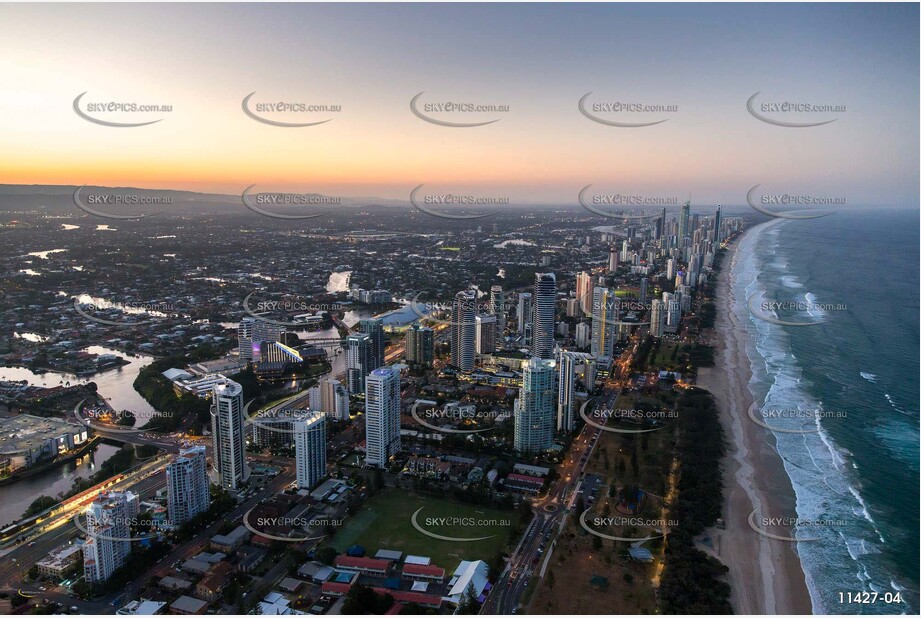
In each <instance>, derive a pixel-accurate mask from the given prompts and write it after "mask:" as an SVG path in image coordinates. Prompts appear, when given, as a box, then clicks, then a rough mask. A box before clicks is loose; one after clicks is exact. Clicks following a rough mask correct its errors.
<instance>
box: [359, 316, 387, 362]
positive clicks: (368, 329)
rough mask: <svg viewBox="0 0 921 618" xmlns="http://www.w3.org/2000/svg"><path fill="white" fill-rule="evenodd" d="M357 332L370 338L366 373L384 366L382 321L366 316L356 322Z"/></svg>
mask: <svg viewBox="0 0 921 618" xmlns="http://www.w3.org/2000/svg"><path fill="white" fill-rule="evenodd" d="M358 332H361V333H365V334H367V335H368V336H369V337H370V338H371V347H370V354H369V356H368V367H367V370H366V371H367V373H371V372H372V371H374V370H375V369H377V368H378V367H383V366H384V351H385V344H384V322H383V321H382V320H381V319H380V318H366V319H364V320H361V321H360V322H359V323H358Z"/></svg>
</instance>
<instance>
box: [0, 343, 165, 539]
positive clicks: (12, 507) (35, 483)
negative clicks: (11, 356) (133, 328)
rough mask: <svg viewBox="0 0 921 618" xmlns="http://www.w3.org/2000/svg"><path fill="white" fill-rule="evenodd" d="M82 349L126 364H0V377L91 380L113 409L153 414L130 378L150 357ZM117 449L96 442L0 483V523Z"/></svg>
mask: <svg viewBox="0 0 921 618" xmlns="http://www.w3.org/2000/svg"><path fill="white" fill-rule="evenodd" d="M85 351H87V352H90V353H92V354H114V355H116V356H119V357H120V358H123V359H125V360H128V361H130V364H128V365H123V366H121V367H116V368H113V369H109V370H107V371H104V372H102V373H98V374H96V375H93V376H87V377H78V376H76V375H74V374H70V373H53V372H50V371H49V372H48V373H43V374H37V373H34V372H33V371H32V370H30V369H26V368H24V367H0V380H15V381H21V380H25V381H26V382H28V383H29V384H31V385H33V386H46V387H51V386H58V385H68V384H69V385H74V384H86V383H87V382H95V383H96V386H97V387H98V392H99V393H100V394H101V395H102V396H103V397H105V399H106V401H108V402H109V405H111V406H112V407H113V408H114V409H116V410H131V411H133V412H140V413H141V416H142V417H146V418H153V415H152V414H150V412H153V408H152V407H151V405H150V404H149V403H147V402H146V401H145V400H144V398H143V397H141V395H140V394H139V393H138V392H137V391H135V390H134V379H135V378H136V377H137V375H138V373H139V372H140V370H141V369H142V368H143V367H145V366H147V365H149V364H150V363H152V362H153V360H154V359H153V358H151V357H149V356H133V355H130V354H126V353H124V352H120V351H118V350H113V349H110V348H105V347H102V346H90V347H88V348H86V350H85ZM117 450H118V448H117V447H114V446H109V445H107V444H100V445H99V446H98V447H97V448H96V450H95V452H94V453H91V454H87V455H85V456H83V457H81V458H80V459H78V460H76V461H73V462H70V463H67V464H64V465H62V466H57V467H55V468H52V469H50V470H46V471H45V472H42V473H41V474H37V475H36V476H32V477H29V478H25V479H22V480H20V481H17V482H15V483H12V484H10V485H6V486H4V487H0V526H2V525H3V524H8V523H11V522H13V521H15V520H16V519H18V518H19V516H20V515H22V513H23V511H25V510H26V509H27V508H28V506H29V505H30V504H32V501H33V500H35V499H36V498H37V497H39V496H42V495H45V496H57V495H58V494H60V493H62V492H65V491H67V490H69V489H70V488H71V486H72V485H73V482H74V480H75V479H77V478H86V477H88V476H90V475H92V474H93V473H94V472H96V470H97V469H98V466H99V465H100V464H102V463H103V462H104V461H106V460H107V459H108V458H109V457H111V456H112V455H113V454H115V452H116V451H117Z"/></svg>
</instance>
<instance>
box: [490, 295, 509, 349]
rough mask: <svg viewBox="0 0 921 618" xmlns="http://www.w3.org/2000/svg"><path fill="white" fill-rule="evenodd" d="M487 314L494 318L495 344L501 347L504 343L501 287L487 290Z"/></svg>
mask: <svg viewBox="0 0 921 618" xmlns="http://www.w3.org/2000/svg"><path fill="white" fill-rule="evenodd" d="M489 313H491V314H492V315H494V316H496V344H497V345H498V346H499V347H503V345H504V341H505V318H506V316H505V313H506V312H505V292H503V291H502V286H501V285H494V286H492V287H491V288H490V290H489Z"/></svg>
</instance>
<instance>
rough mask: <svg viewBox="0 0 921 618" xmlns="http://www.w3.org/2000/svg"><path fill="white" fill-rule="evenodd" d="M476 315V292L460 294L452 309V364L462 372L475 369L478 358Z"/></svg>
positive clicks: (465, 291)
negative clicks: (476, 357) (474, 364)
mask: <svg viewBox="0 0 921 618" xmlns="http://www.w3.org/2000/svg"><path fill="white" fill-rule="evenodd" d="M476 315H477V314H476V292H474V291H473V290H464V291H463V292H458V293H457V295H456V296H455V297H454V304H453V305H452V308H451V364H452V365H454V366H455V367H457V368H459V369H460V370H461V371H470V370H471V369H473V361H474V358H475V356H476V330H477V322H476Z"/></svg>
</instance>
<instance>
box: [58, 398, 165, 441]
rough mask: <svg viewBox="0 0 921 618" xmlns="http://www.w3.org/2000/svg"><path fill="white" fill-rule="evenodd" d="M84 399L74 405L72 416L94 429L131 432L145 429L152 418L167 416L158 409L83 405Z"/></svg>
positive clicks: (123, 432)
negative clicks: (115, 408)
mask: <svg viewBox="0 0 921 618" xmlns="http://www.w3.org/2000/svg"><path fill="white" fill-rule="evenodd" d="M85 401H86V400H85V399H84V400H81V401H80V403H78V404H77V405H76V406H75V407H74V417H75V418H76V419H77V421H78V422H79V423H80V424H81V425H86V426H87V427H89V428H91V429H93V430H95V431H105V432H108V433H121V434H132V433H140V432H142V431H147V429H145V428H144V427H145V426H146V425H147V423H149V422H150V421H152V420H155V419H164V418H169V417H170V415H169V413H167V412H161V411H159V410H153V409H151V410H113V409H112V408H108V407H94V406H89V407H84V405H83V404H84V403H85Z"/></svg>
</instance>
